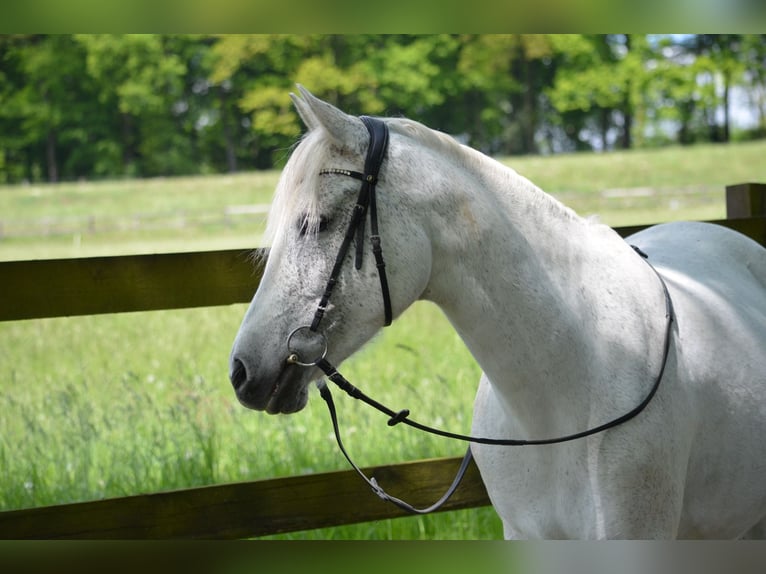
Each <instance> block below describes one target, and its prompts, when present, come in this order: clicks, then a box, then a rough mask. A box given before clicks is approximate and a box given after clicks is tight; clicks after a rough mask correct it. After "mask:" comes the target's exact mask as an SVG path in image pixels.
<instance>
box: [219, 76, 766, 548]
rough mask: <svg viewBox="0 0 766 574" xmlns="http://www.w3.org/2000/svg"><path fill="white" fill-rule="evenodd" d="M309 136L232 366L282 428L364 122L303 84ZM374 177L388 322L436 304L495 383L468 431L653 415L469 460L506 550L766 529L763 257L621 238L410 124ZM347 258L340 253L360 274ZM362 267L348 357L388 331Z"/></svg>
mask: <svg viewBox="0 0 766 574" xmlns="http://www.w3.org/2000/svg"><path fill="white" fill-rule="evenodd" d="M300 92H301V97H295V96H293V100H294V102H295V105H296V107H297V110H298V112H299V114H300V116H301V118H302V119H303V121H304V122H305V124H306V125H307V127H308V128H309V131H308V133H307V134H306V135H305V137H304V138H303V139H302V141H301V142H300V143H299V145H298V146H297V147H296V148H295V150H294V152H293V154H292V156H291V158H290V160H289V161H288V163H287V165H286V167H285V169H284V172H283V174H282V176H281V179H280V182H279V184H278V187H277V191H276V194H275V199H274V203H273V206H272V213H271V215H270V218H269V223H268V234H269V236H270V238H271V239H270V242H271V248H270V253H269V257H268V263H267V265H266V268H265V272H264V275H263V279H262V281H261V284H260V287H259V289H258V291H257V293H256V294H255V297H254V299H253V301H252V304H251V305H250V308H249V309H248V311H247V313H246V315H245V317H244V320H243V323H242V326H241V328H240V330H239V333H238V335H237V338H236V341H235V343H234V348H233V351H232V355H231V378H232V382H233V383H234V386H235V388H236V393H237V396H238V398H239V400H240V401H241V402H242V403H243V404H244V405H245V406H247V407H250V408H254V409H259V410H266V411H267V412H269V413H291V412H295V411H298V410H300V409H302V408H303V407H304V406H305V404H306V401H307V388H308V386H309V384H310V383H311V382H312V381H313V380H316V379H317V378H319V377H320V376H321V374H322V373H321V372H320V371H319V369H317V368H316V367H313V368H304V367H301V366H299V365H296V364H291V363H290V362H289V361H286V355H287V348H286V340H287V338H288V337H289V334H290V333H291V332H292V331H293V330H294V329H295V328H296V327H299V326H301V325H305V324H307V323H309V322H310V320H311V316H312V314H313V313H314V309H315V308H316V305H317V301H318V300H319V298H320V296H321V295H322V291H323V289H324V287H325V283H326V281H327V278H328V275H329V274H330V269H331V267H332V265H333V261H334V258H335V256H336V253H337V252H338V248H339V245H340V244H341V241H342V236H343V233H344V230H345V228H346V226H347V225H348V221H349V217H350V211H351V210H352V208H353V204H354V199H355V197H356V194H357V191H358V189H359V182H357V181H355V180H353V179H350V178H348V177H343V176H342V175H341V174H338V175H337V176H333V175H329V176H328V175H327V174H325V175H323V176H321V177H320V175H319V172H320V170H322V169H328V168H340V169H347V170H355V171H361V170H362V166H363V164H364V158H365V153H366V151H367V148H368V144H369V134H368V132H367V130H366V129H365V126H364V125H363V123H362V121H360V119H359V118H357V117H352V116H349V115H347V114H345V113H343V112H342V111H340V110H338V109H337V108H335V107H333V106H331V105H330V104H327V103H325V102H323V101H321V100H319V99H317V98H315V97H314V96H312V95H311V94H310V93H309V92H308V91H306V90H305V89H303V88H302V87H301V88H300ZM383 121H384V122H385V123H386V124H387V126H388V128H389V130H390V143H389V146H388V150H387V153H386V155H385V160H384V161H383V164H382V168H381V172H380V179H379V184H378V203H379V205H378V212H379V219H380V236H381V237H382V241H383V248H384V252H385V256H386V264H387V271H388V279H389V282H390V292H391V297H392V307H393V314H394V317H396V316H398V315H399V314H401V313H402V312H403V311H404V310H405V309H406V308H407V307H408V306H410V305H411V304H412V303H413V302H414V301H416V300H418V299H426V300H430V301H433V302H434V303H436V304H437V305H438V306H439V307H440V308H441V309H442V310H443V312H444V313H445V314H446V316H447V317H448V318H449V320H450V322H451V323H452V325H453V326H454V328H455V329H456V330H457V332H458V333H459V334H460V336H461V337H462V339H463V341H464V342H465V344H466V345H467V346H468V348H469V350H470V351H471V353H472V354H473V356H474V357H475V359H476V360H477V361H478V363H479V364H480V365H481V368H482V370H483V372H484V374H483V376H482V378H481V381H480V383H479V388H478V393H477V396H476V401H475V405H474V416H473V428H472V432H473V434H475V435H480V436H487V437H498V438H505V437H513V438H547V437H552V436H557V435H564V434H568V433H573V432H577V431H582V430H585V429H588V428H592V427H594V426H597V425H599V424H602V423H604V422H605V421H608V420H611V419H613V418H615V417H617V416H619V415H621V414H623V413H625V412H627V411H629V410H630V409H631V408H633V407H634V406H635V405H636V404H638V403H640V402H641V401H642V399H643V398H644V397H645V396H646V395H647V393H648V392H649V390H650V388H651V387H652V384H653V381H654V380H655V379H656V377H657V375H658V372H659V371H660V369H661V365H662V362H663V359H664V356H663V341H664V339H665V332H666V326H667V323H666V313H665V310H666V307H665V305H666V301H665V297H664V294H663V288H662V284H661V281H660V279H659V278H658V276H657V275H656V274H655V272H654V271H653V270H652V268H651V267H650V266H649V265H647V263H646V262H645V261H644V260H643V259H642V257H641V256H640V255H638V254H637V253H636V252H635V251H634V250H633V249H632V248H631V246H630V245H629V243H631V244H633V245H636V246H638V247H639V248H640V249H641V250H643V251H644V252H645V253H646V254H648V256H649V262H651V264H652V265H653V266H654V267H655V268H656V270H657V271H658V272H659V273H660V274H661V275H662V277H663V278H664V280H665V282H666V283H667V286H668V288H669V292H670V294H671V296H672V301H673V304H674V306H675V322H674V324H673V326H672V333H671V339H670V349H669V352H668V355H667V365H666V369H665V372H664V376H663V379H662V382H661V385H660V386H659V390H658V391H657V393H656V395H655V396H654V398H653V400H652V401H651V402H650V403H649V405H648V406H647V408H646V409H645V410H644V411H643V412H641V413H640V414H639V415H638V416H637V417H636V418H633V419H631V420H630V421H628V422H626V423H624V424H623V425H621V426H618V427H616V428H612V429H610V430H607V431H605V432H602V433H599V434H595V435H592V436H589V437H587V438H583V439H580V440H576V441H573V442H568V443H565V444H560V445H549V446H525V447H505V446H485V445H474V446H473V452H474V456H475V459H476V462H477V465H478V467H479V469H480V472H481V476H482V478H483V480H484V483H485V485H486V487H487V491H488V493H489V496H490V499H491V501H492V504H493V506H494V508H495V509H496V510H497V512H498V514H499V515H500V517H501V519H502V521H503V525H504V530H505V535H506V537H508V538H628V539H638V538H665V539H669V538H677V537H678V538H737V537H763V536H764V535H765V534H766V439H765V438H764V437H766V250H765V249H764V248H763V247H761V246H759V245H758V244H757V243H755V242H754V241H752V240H750V239H748V238H746V237H744V236H742V235H740V234H737V233H735V232H733V231H730V230H727V229H725V228H723V227H719V226H715V225H709V224H703V223H690V222H686V223H669V224H664V225H658V226H655V227H652V228H650V229H647V230H645V231H642V232H640V233H638V234H636V235H633V236H632V237H630V238H629V240H628V241H629V243H628V242H626V241H623V239H621V238H620V237H619V236H618V235H617V234H616V233H615V232H614V231H613V230H612V229H610V228H609V227H607V226H605V225H602V224H599V223H596V222H594V221H591V220H587V219H583V218H580V217H578V216H577V215H576V214H575V213H574V212H573V211H571V210H570V209H568V208H566V207H565V206H563V205H561V204H560V203H558V202H557V201H556V200H554V199H553V198H552V197H550V196H548V195H546V194H545V193H543V192H542V191H541V190H540V189H538V188H537V187H536V186H535V185H533V184H532V183H531V182H529V181H528V180H527V179H525V178H524V177H522V176H520V175H519V174H517V173H516V172H514V171H513V170H512V169H509V168H507V167H505V166H503V165H501V164H500V163H498V162H496V161H494V160H492V159H490V158H489V157H486V156H484V155H482V154H481V153H479V152H477V151H475V150H473V149H471V148H468V147H466V146H462V145H459V144H458V143H456V142H455V141H453V140H452V139H451V138H449V137H447V136H445V135H443V134H441V133H439V132H436V131H433V130H431V129H428V128H426V127H424V126H423V125H421V124H419V123H416V122H414V121H410V120H406V119H391V118H389V119H385V120H383ZM351 258H352V257H351V256H349V257H348V259H349V261H350V260H351ZM380 292H381V289H380V284H379V281H378V275H377V272H376V268H375V261H374V260H373V259H372V258H371V257H366V258H365V259H364V264H363V266H362V269H361V270H360V271H356V270H355V269H354V268H353V264H352V263H350V262H348V263H346V265H345V266H344V267H343V270H342V272H341V274H340V277H339V282H338V284H337V287H336V288H335V292H334V294H333V296H332V299H331V301H330V305H329V306H328V310H327V316H326V318H325V320H324V323H323V325H322V328H321V332H322V334H323V335H324V337H325V338H326V340H327V342H328V349H329V350H328V353H327V357H328V359H329V360H330V361H331V362H332V363H333V364H338V363H340V362H341V361H343V360H344V359H345V358H347V357H348V356H349V355H351V354H352V353H353V352H355V351H356V350H358V349H359V348H360V347H361V346H362V345H363V344H364V343H365V342H367V341H368V340H369V339H370V338H372V337H373V336H374V335H375V333H376V332H377V331H378V330H379V329H380V328H381V327H382V325H383V304H382V302H381V296H380Z"/></svg>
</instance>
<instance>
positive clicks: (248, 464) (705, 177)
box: [0, 143, 766, 539]
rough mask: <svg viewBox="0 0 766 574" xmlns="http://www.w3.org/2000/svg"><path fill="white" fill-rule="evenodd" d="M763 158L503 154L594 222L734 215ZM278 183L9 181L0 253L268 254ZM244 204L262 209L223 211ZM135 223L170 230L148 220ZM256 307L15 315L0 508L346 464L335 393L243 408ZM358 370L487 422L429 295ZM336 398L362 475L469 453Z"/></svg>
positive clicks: (353, 373)
mask: <svg viewBox="0 0 766 574" xmlns="http://www.w3.org/2000/svg"><path fill="white" fill-rule="evenodd" d="M764 157H766V144H765V143H743V144H730V145H727V146H714V145H706V146H697V147H691V148H669V149H663V150H648V151H632V152H616V153H609V154H576V155H565V156H555V157H525V158H508V159H505V160H504V161H506V162H507V163H508V164H509V165H511V166H513V167H514V168H515V169H516V170H517V171H519V172H520V173H522V174H523V175H525V176H527V177H528V178H530V179H531V180H532V181H534V182H536V183H538V184H539V185H540V186H541V187H542V188H543V189H545V190H546V191H548V192H550V193H552V194H553V195H554V196H556V197H558V198H559V199H561V200H562V201H564V202H565V203H566V204H567V205H569V206H570V207H572V208H574V209H575V210H576V211H578V212H579V213H580V214H581V215H598V216H599V217H600V218H601V219H602V220H603V221H604V222H605V223H608V224H610V225H614V226H618V225H629V224H641V223H652V222H660V221H669V220H673V219H715V218H723V217H724V216H725V204H724V187H725V185H726V184H732V183H740V182H744V181H766V162H763V158H764ZM277 178H278V172H276V171H270V172H261V173H244V174H236V175H222V176H216V177H213V176H209V177H199V178H167V179H156V180H148V181H135V180H125V181H105V182H77V183H68V184H58V185H51V186H45V185H35V186H31V185H30V186H14V187H0V260H14V259H33V258H51V257H84V256H93V255H105V254H121V253H141V252H143V253H151V252H171V251H190V250H208V249H221V248H241V249H250V248H253V247H256V246H258V245H259V241H260V233H261V230H262V224H263V217H262V216H261V215H258V214H257V213H255V212H253V211H248V210H247V209H245V210H237V209H234V210H232V209H230V208H231V207H232V206H234V207H241V206H248V205H258V204H268V202H269V199H270V197H271V194H272V192H273V188H274V186H275V184H276V180H277ZM232 212H233V213H244V215H237V216H236V218H231V217H230V218H227V217H225V214H226V213H232ZM179 213H182V214H183V220H182V224H178V223H177V219H174V217H176V218H177V215H178V214H179ZM136 214H140V215H141V218H142V221H153V222H154V224H152V225H133V224H130V222H134V223H135V221H137V219H138V218H137V215H136ZM211 214H212V215H214V217H212V216H211ZM61 221H64V222H65V223H66V225H59V224H58V223H56V222H61ZM168 221H170V222H171V223H170V224H168V223H167V222H168ZM52 222H53V223H52ZM102 222H106V223H102ZM172 222H176V223H172ZM54 223H56V225H54ZM123 223H124V224H123ZM57 225H58V227H57ZM67 226H69V227H70V228H72V229H73V231H67V230H66V229H67ZM62 229H63V231H62ZM245 308H246V306H245V305H231V306H226V307H211V308H205V309H191V310H173V311H157V312H149V313H122V314H113V315H103V316H89V317H74V318H55V319H42V320H29V321H17V322H9V323H0V412H2V413H3V414H2V417H0V468H2V469H3V472H2V476H1V477H0V510H7V509H14V508H24V507H31V506H41V505H49V504H57V503H65V502H72V501H80V500H92V499H98V498H103V497H113V496H124V495H129V494H135V493H144V492H153V491H159V490H168V489H176V488H186V487H191V486H198V485H204V484H213V483H221V482H232V481H241V480H257V479H262V478H269V477H275V476H287V475H294V474H303V473H312V472H322V471H328V470H339V469H345V468H347V464H346V461H345V460H344V459H343V458H342V456H341V455H340V453H339V452H338V451H337V448H336V446H335V443H334V441H333V439H332V429H331V426H330V421H329V418H328V416H327V413H326V411H325V406H324V404H323V402H322V401H321V400H319V397H318V394H317V393H315V392H314V393H312V397H311V400H310V401H309V406H308V407H307V408H306V409H305V410H304V411H302V412H301V413H298V414H296V415H292V416H289V417H285V416H277V417H274V416H268V415H265V414H262V413H255V412H252V411H248V410H246V409H244V408H243V407H241V406H240V405H239V403H237V401H236V399H235V398H234V394H233V392H232V390H231V386H230V383H229V381H228V378H227V368H228V367H227V360H228V354H229V350H230V346H231V343H232V341H233V338H234V336H235V334H236V331H237V328H238V326H239V322H240V321H241V318H242V316H243V314H244V311H245ZM343 370H344V374H346V376H347V377H348V378H349V379H350V380H351V381H353V382H354V383H355V384H357V385H358V386H360V387H362V388H363V389H364V390H366V391H368V392H369V393H370V394H372V395H373V396H375V397H376V398H377V399H378V400H380V401H381V402H383V403H385V404H389V405H391V406H392V407H395V408H409V409H411V410H412V413H413V417H415V418H417V419H418V420H421V421H424V422H430V423H433V424H435V425H436V426H441V427H444V428H449V429H451V430H455V431H457V432H467V431H468V430H469V429H470V419H471V407H472V402H473V394H474V392H475V389H476V383H477V381H478V377H479V372H480V371H479V368H478V366H477V365H476V364H475V363H474V362H473V360H472V358H471V357H470V355H469V354H468V352H467V351H466V349H465V348H464V346H463V344H462V342H461V341H460V339H459V338H458V337H457V335H456V334H455V333H454V331H453V330H452V329H451V327H450V326H449V324H448V323H447V322H446V320H445V319H444V317H443V316H442V315H441V313H440V312H439V310H438V309H436V308H435V307H433V306H432V305H430V304H426V303H418V304H416V305H414V306H413V307H412V308H411V309H410V310H409V311H408V312H407V313H405V315H404V316H403V317H402V318H401V319H400V320H398V321H397V322H396V323H395V324H394V325H393V326H392V327H391V328H390V329H386V330H384V331H383V332H382V333H381V335H379V336H378V337H377V338H376V339H375V340H374V341H373V342H372V343H370V344H369V345H368V346H367V347H366V348H365V349H363V350H362V351H361V352H360V353H358V354H357V355H356V356H354V357H353V358H351V359H349V361H347V363H346V364H345V365H344V369H343ZM336 402H337V403H338V407H339V411H340V418H341V425H342V428H343V432H344V441H345V442H346V444H347V447H348V448H349V450H350V452H351V453H352V456H354V457H355V458H356V460H357V462H358V463H359V464H361V465H365V466H366V465H375V464H383V463H391V462H401V461H406V460H416V459H421V458H430V457H441V456H459V455H461V454H462V453H463V450H464V446H463V445H462V444H456V443H453V442H450V441H448V440H445V439H440V438H436V437H431V436H430V435H428V436H426V435H422V434H419V433H417V432H416V431H414V430H409V429H406V428H399V427H396V428H393V429H390V428H389V427H387V426H386V424H385V418H384V417H382V415H379V414H378V413H376V412H374V411H371V410H370V409H368V408H365V407H364V405H361V404H357V403H356V402H353V401H351V400H350V399H348V398H346V397H341V396H337V393H336ZM371 496H372V494H371ZM501 536H502V529H501V527H500V523H499V520H498V519H497V518H496V516H495V515H494V513H493V511H492V510H491V508H481V509H471V510H464V511H459V512H452V513H445V514H437V515H433V516H426V517H411V518H403V519H396V520H389V521H380V522H374V523H367V524H359V525H351V526H346V527H337V528H328V529H321V530H315V531H307V532H301V533H295V534H291V535H284V536H279V537H275V538H301V539H305V538H308V539H333V538H341V539H463V538H471V539H495V538H500V537H501Z"/></svg>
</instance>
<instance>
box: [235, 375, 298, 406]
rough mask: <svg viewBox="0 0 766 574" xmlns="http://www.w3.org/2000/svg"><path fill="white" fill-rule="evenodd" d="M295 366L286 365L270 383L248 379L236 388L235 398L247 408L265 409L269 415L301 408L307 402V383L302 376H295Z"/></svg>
mask: <svg viewBox="0 0 766 574" xmlns="http://www.w3.org/2000/svg"><path fill="white" fill-rule="evenodd" d="M295 370H296V367H292V366H286V367H285V368H283V369H282V370H281V371H280V373H279V375H278V376H277V378H276V380H275V381H274V382H273V383H271V384H270V385H269V384H268V383H266V382H258V381H254V380H252V379H251V380H248V381H246V382H245V384H243V385H241V386H240V387H239V388H238V389H237V390H236V395H237V400H238V401H239V402H240V404H241V405H242V406H244V407H246V408H248V409H252V410H256V411H266V413H268V414H270V415H276V414H290V413H295V412H298V411H300V410H302V409H303V408H304V407H305V406H306V403H307V402H308V385H307V384H305V383H303V382H302V378H303V377H300V376H299V377H295Z"/></svg>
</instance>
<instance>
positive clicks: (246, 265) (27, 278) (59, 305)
mask: <svg viewBox="0 0 766 574" xmlns="http://www.w3.org/2000/svg"><path fill="white" fill-rule="evenodd" d="M262 271H263V269H262V266H261V265H258V264H256V263H254V262H253V258H252V252H251V251H242V250H226V251H204V252H197V253H169V254H157V255H125V256H115V257H92V258H81V259H50V260H38V261H5V262H0V320H2V321H9V320H16V319H33V318H39V317H59V316H68V315H91V314H98V313H117V312H124V311H149V310H155V309H178V308H186V307H203V306H210V305H226V304H230V303H240V302H247V301H249V300H250V299H251V298H252V296H253V294H254V293H255V290H256V288H257V287H258V282H259V281H260V277H261V273H262Z"/></svg>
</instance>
